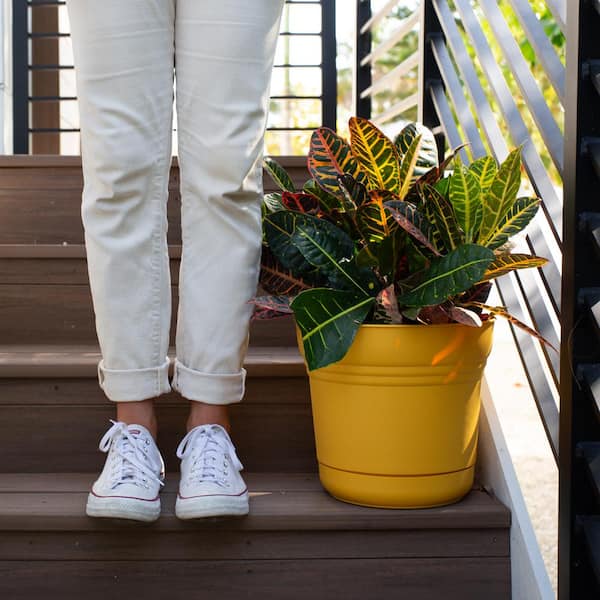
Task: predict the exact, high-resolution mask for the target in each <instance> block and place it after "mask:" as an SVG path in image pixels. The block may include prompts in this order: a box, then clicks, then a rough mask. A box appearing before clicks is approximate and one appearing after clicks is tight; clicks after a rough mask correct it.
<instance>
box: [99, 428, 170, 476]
mask: <svg viewBox="0 0 600 600" xmlns="http://www.w3.org/2000/svg"><path fill="white" fill-rule="evenodd" d="M110 422H111V423H112V424H113V425H112V427H111V428H110V429H109V430H108V431H107V432H106V433H105V434H104V436H103V437H102V439H101V440H100V446H99V447H100V450H102V452H108V451H109V450H110V447H111V445H112V444H113V443H114V444H115V450H114V452H115V453H116V457H118V458H116V457H115V459H113V464H112V465H111V471H110V477H111V485H112V487H113V488H115V487H116V486H117V485H119V484H121V483H132V484H134V485H139V486H142V487H146V488H147V487H148V484H147V479H146V477H144V475H146V476H147V477H149V478H150V479H153V480H154V481H156V482H157V483H159V484H160V485H164V482H163V481H162V479H161V478H160V477H158V476H157V475H156V471H157V470H160V469H161V466H160V465H158V464H155V463H153V462H152V459H151V458H150V457H149V456H148V455H147V454H145V453H144V451H143V450H142V448H141V447H140V439H139V438H137V437H135V436H134V435H133V434H132V433H131V432H130V431H129V430H128V429H127V424H126V423H124V422H123V421H113V419H110ZM142 443H143V442H142ZM119 459H120V460H119Z"/></svg>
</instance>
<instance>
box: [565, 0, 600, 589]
mask: <svg viewBox="0 0 600 600" xmlns="http://www.w3.org/2000/svg"><path fill="white" fill-rule="evenodd" d="M599 11H600V7H599V5H598V3H594V2H590V1H589V0H572V1H569V2H568V3H567V35H566V39H567V64H566V103H565V146H564V219H563V269H562V308H561V331H562V340H561V369H560V445H559V448H560V450H559V544H558V553H559V560H558V562H559V567H558V597H559V599H560V600H576V599H577V600H579V599H582V600H583V599H587V598H597V597H598V596H597V595H596V594H597V593H598V591H597V590H598V581H597V580H596V581H595V577H594V572H593V569H592V565H591V564H590V563H591V561H590V555H593V553H600V547H598V546H599V545H598V543H597V541H596V543H595V544H594V535H592V533H593V531H596V532H597V530H598V521H597V519H598V516H597V515H598V510H597V506H594V498H595V496H596V494H597V492H598V490H596V491H595V492H594V490H593V489H592V486H591V485H590V478H588V477H587V473H586V470H591V469H590V468H589V467H587V466H586V462H588V463H589V464H590V467H592V466H593V461H592V460H591V456H590V455H591V454H592V453H593V449H594V448H596V449H597V448H598V440H600V426H599V424H598V419H597V414H595V413H596V410H597V409H596V408H595V406H594V405H595V404H596V403H597V402H598V397H597V393H598V392H597V391H594V389H593V388H594V387H595V385H592V384H590V379H589V378H588V377H586V375H585V374H586V373H589V372H591V373H595V372H597V371H598V369H599V368H600V366H599V365H600V352H599V349H598V341H597V337H595V336H594V329H595V326H594V325H593V324H592V323H591V322H590V316H591V311H589V310H586V309H585V306H584V305H585V304H586V302H582V299H583V298H585V297H586V295H587V294H588V293H589V292H590V291H594V290H596V291H597V289H598V287H600V276H599V274H598V273H599V267H598V251H599V249H600V240H598V239H597V237H596V236H595V235H594V230H595V231H596V232H598V231H600V204H599V203H598V198H597V194H596V193H595V192H594V190H597V189H598V184H599V183H600V182H599V180H598V175H599V174H600V170H599V169H600V113H599V112H598V109H597V107H598V103H599V102H600V95H599V94H600V79H599V78H600V67H599V65H600V62H599V61H600V43H599V40H598V30H599V28H600V14H598V13H599ZM594 239H596V241H595V242H594ZM594 245H595V246H596V247H595V248H594V247H593V246H594ZM592 320H593V319H592ZM581 374H584V376H583V377H580V375H581ZM586 379H587V382H586ZM592 380H593V378H592ZM596 381H597V380H596ZM590 395H591V396H592V397H590ZM594 396H596V397H595V398H594ZM589 442H592V443H591V444H590V443H589ZM596 451H597V450H596ZM592 515H595V516H593V517H592V518H590V516H592ZM596 560H598V559H597V556H596ZM594 590H596V591H594Z"/></svg>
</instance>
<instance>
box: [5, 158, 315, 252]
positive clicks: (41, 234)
mask: <svg viewBox="0 0 600 600" xmlns="http://www.w3.org/2000/svg"><path fill="white" fill-rule="evenodd" d="M276 159H277V160H278V162H280V163H281V164H282V165H284V167H285V168H286V170H287V171H288V172H289V173H290V175H291V177H292V180H293V181H294V183H295V184H296V185H297V187H298V188H301V187H302V185H303V184H304V182H305V181H306V180H307V179H308V178H309V174H308V171H307V168H306V159H305V158H304V157H302V156H278V157H276ZM263 188H264V191H265V193H268V192H271V191H275V190H276V187H275V185H274V184H273V182H272V181H271V178H270V177H269V175H268V174H267V173H266V172H264V171H263ZM82 192H83V173H82V170H81V157H80V156H50V155H30V156H23V155H21V156H17V155H2V156H0V244H63V243H67V244H83V243H84V236H83V226H82V222H81V195H82ZM165 200H166V199H165ZM180 206H181V195H180V181H179V162H178V159H177V157H176V156H174V157H173V159H172V163H171V170H170V178H169V197H168V201H167V217H168V221H169V227H168V231H167V240H168V242H169V244H172V245H180V244H181V225H180V219H181V210H180Z"/></svg>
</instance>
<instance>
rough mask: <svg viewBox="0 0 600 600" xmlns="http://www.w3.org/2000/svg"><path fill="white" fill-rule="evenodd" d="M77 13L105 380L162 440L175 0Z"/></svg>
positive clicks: (89, 225)
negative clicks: (158, 401)
mask: <svg viewBox="0 0 600 600" xmlns="http://www.w3.org/2000/svg"><path fill="white" fill-rule="evenodd" d="M67 7H68V12H69V18H70V21H71V37H72V43H73V54H74V62H75V73H76V84H77V93H78V101H79V112H80V130H81V158H82V168H83V176H84V189H83V196H82V205H81V215H82V221H83V225H84V229H85V245H86V250H87V261H88V272H89V280H90V286H91V291H92V298H93V305H94V312H95V317H96V330H97V334H98V340H99V344H100V349H101V354H102V360H101V361H100V362H99V364H98V381H99V383H100V386H101V387H102V389H103V390H104V392H105V394H106V396H107V397H108V398H109V399H110V400H112V401H114V402H117V403H119V404H118V418H119V420H123V421H125V422H128V423H131V422H136V423H139V424H142V425H145V426H147V427H148V429H150V430H151V431H153V434H155V432H156V422H155V419H154V411H153V403H152V401H151V399H152V398H154V397H156V396H159V395H160V394H164V393H167V392H169V391H170V390H171V387H170V384H169V379H168V368H169V359H168V357H167V350H168V345H169V326H170V320H171V286H170V272H169V258H168V250H167V240H166V231H167V216H166V203H167V198H168V180H169V168H170V165H171V139H172V131H173V100H174V90H173V81H174V20H175V0H127V2H123V0H103V2H101V3H98V2H96V1H95V0H69V2H68V3H67ZM125 402H127V403H132V404H130V405H128V406H126V407H125V406H123V405H122V403H125Z"/></svg>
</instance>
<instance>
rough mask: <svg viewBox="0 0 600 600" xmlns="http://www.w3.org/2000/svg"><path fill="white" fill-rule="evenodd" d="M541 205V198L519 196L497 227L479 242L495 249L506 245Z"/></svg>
mask: <svg viewBox="0 0 600 600" xmlns="http://www.w3.org/2000/svg"><path fill="white" fill-rule="evenodd" d="M539 205H540V200H539V198H519V199H518V200H517V201H516V202H514V203H513V205H512V206H511V207H510V208H509V210H508V211H507V212H506V213H505V215H504V216H503V217H502V219H500V221H498V223H497V224H496V228H495V229H494V230H493V231H491V232H490V236H489V237H487V238H483V239H482V238H481V237H480V241H479V243H480V244H481V245H482V246H487V247H488V248H492V250H495V249H496V248H499V247H500V246H502V245H504V244H505V243H506V242H507V241H508V240H509V239H510V238H511V237H512V236H513V235H516V234H517V233H519V232H520V231H522V230H523V229H524V228H525V227H526V226H527V225H528V224H529V222H530V221H531V219H533V217H534V216H535V214H536V213H537V211H538V208H539Z"/></svg>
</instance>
